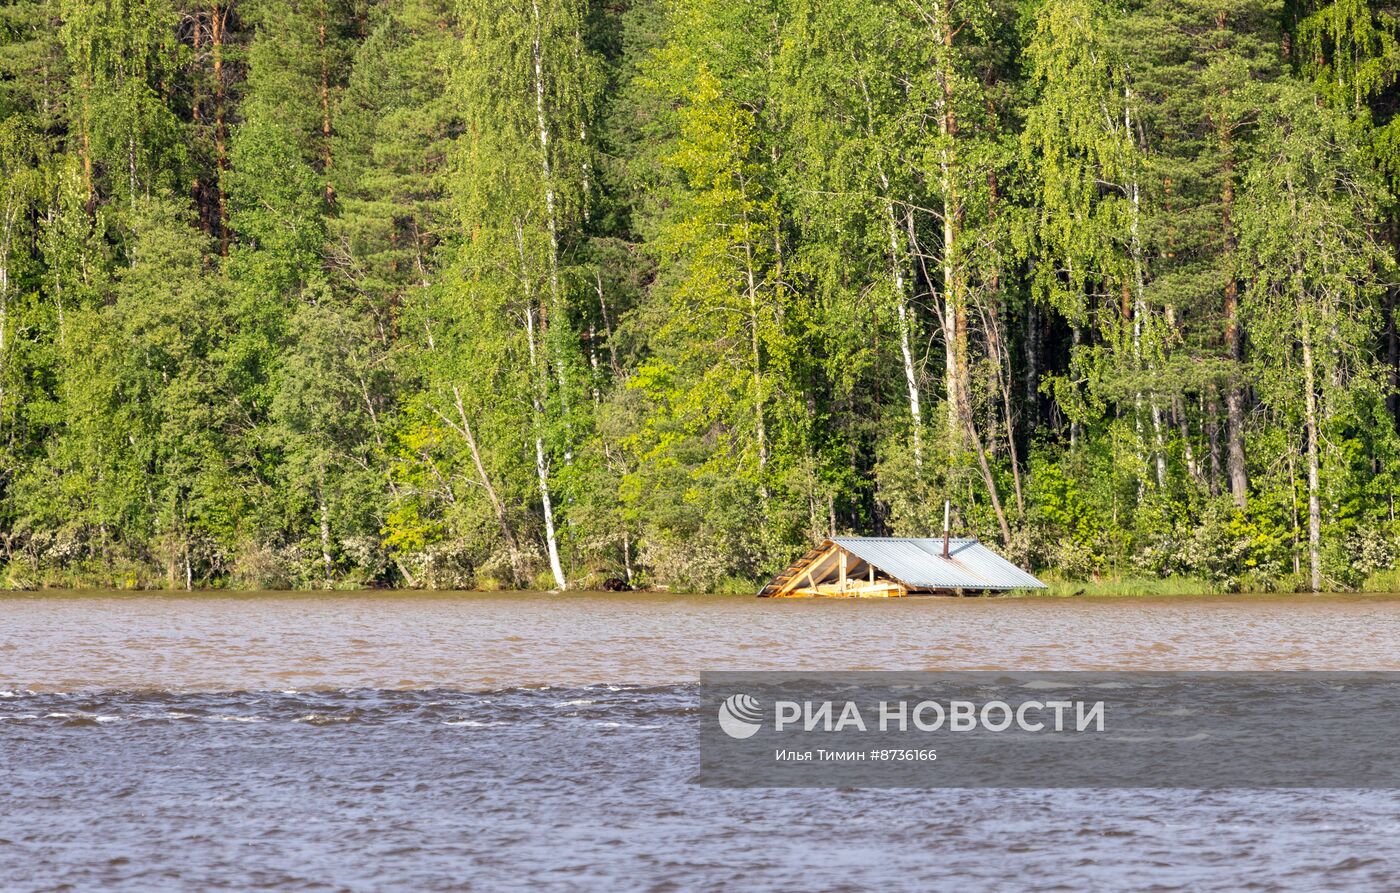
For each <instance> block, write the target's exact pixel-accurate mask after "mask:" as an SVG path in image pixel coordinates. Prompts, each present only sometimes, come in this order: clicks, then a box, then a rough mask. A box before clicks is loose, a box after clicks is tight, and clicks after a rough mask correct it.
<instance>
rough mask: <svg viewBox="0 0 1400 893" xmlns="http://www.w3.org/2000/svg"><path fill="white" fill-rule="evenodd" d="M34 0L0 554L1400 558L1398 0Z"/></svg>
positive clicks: (409, 579)
mask: <svg viewBox="0 0 1400 893" xmlns="http://www.w3.org/2000/svg"><path fill="white" fill-rule="evenodd" d="M3 3H4V5H3V6H0V546H3V552H0V584H3V585H6V586H10V587H30V586H37V585H45V584H64V583H87V584H111V585H125V586H170V587H179V588H184V587H191V586H210V585H213V586H236V587H285V586H299V587H319V586H332V585H334V586H354V585H370V584H373V585H392V586H427V587H471V586H481V587H492V586H538V587H545V588H560V589H562V588H566V587H568V588H579V587H586V586H594V585H597V584H598V583H599V582H600V581H601V580H603V579H605V578H609V577H619V578H623V579H626V580H628V581H630V582H631V583H633V584H634V585H638V586H642V585H658V586H672V587H676V588H689V589H750V588H751V587H752V586H753V584H754V581H755V580H757V579H759V578H760V577H762V576H763V575H765V574H766V573H768V572H771V571H772V570H774V569H775V568H776V567H778V566H781V565H782V564H785V563H786V562H787V561H788V560H789V559H790V558H791V557H792V556H793V555H794V554H795V553H797V552H799V551H801V550H802V549H803V548H805V547H806V546H807V545H809V544H810V543H811V542H812V541H813V540H816V539H820V538H821V537H823V536H826V535H828V534H830V533H831V532H833V531H835V532H845V533H850V532H854V533H860V534H876V535H929V534H935V533H937V532H938V531H940V530H941V528H942V514H943V505H944V500H945V498H946V499H951V502H952V506H953V515H954V527H955V529H956V530H957V531H958V532H969V533H973V534H975V535H977V536H980V537H982V538H983V539H984V540H987V541H989V542H991V543H994V544H996V545H997V546H998V547H1000V548H1003V549H1005V550H1006V551H1007V552H1008V553H1009V554H1010V555H1011V556H1012V557H1014V558H1015V559H1016V560H1018V561H1020V562H1022V563H1025V564H1026V565H1027V566H1030V567H1034V568H1039V569H1044V570H1048V571H1049V572H1050V573H1051V574H1054V575H1058V576H1059V577H1061V578H1064V579H1070V580H1076V579H1090V578H1096V577H1112V578H1144V579H1152V578H1166V577H1184V578H1191V579H1194V580H1197V581H1199V582H1200V583H1201V584H1202V585H1203V586H1207V587H1210V588H1216V589H1232V588H1264V589H1282V590H1293V589H1302V590H1307V589H1319V588H1321V589H1328V588H1350V587H1357V586H1362V585H1366V584H1367V581H1368V580H1369V581H1370V585H1385V584H1386V582H1387V581H1388V580H1390V579H1391V576H1387V575H1388V574H1389V575H1392V576H1394V577H1395V578H1397V579H1400V573H1397V571H1396V568H1397V567H1400V524H1397V522H1396V517H1395V491H1396V489H1397V488H1400V481H1397V479H1396V478H1397V473H1400V437H1397V418H1400V388H1397V370H1400V337H1397V331H1396V322H1395V305H1396V303H1397V294H1400V291H1397V288H1396V285H1395V283H1396V282H1397V281H1400V280H1397V271H1396V269H1395V267H1396V264H1395V259H1396V256H1397V250H1400V123H1397V122H1400V118H1397V117H1395V116H1394V112H1395V110H1396V103H1397V100H1398V99H1400V85H1397V84H1396V80H1397V75H1400V9H1397V8H1392V7H1389V6H1386V5H1383V4H1378V3H1372V2H1368V0H1337V2H1333V3H1307V2H1304V3H1299V4H1290V5H1282V4H1279V3H1274V2H1267V0H1168V2H1151V0H1125V2H1101V0H860V2H856V0H614V2H612V3H604V2H586V0H3Z"/></svg>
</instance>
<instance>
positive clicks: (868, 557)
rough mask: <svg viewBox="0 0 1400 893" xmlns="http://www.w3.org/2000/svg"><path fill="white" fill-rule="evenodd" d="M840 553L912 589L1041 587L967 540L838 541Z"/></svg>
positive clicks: (843, 538) (851, 538)
mask: <svg viewBox="0 0 1400 893" xmlns="http://www.w3.org/2000/svg"><path fill="white" fill-rule="evenodd" d="M832 542H834V543H836V544H837V545H838V546H840V547H841V548H843V549H845V550H846V551H848V552H850V553H851V554H853V555H856V556H859V557H860V558H861V559H862V560H864V561H865V562H867V563H869V564H873V565H875V567H877V568H879V569H880V570H882V571H884V572H885V573H886V574H888V575H889V576H891V577H893V578H895V579H896V580H899V581H900V582H901V583H904V584H905V585H906V586H909V587H911V588H913V589H998V590H1001V589H1044V588H1046V586H1045V584H1044V583H1042V582H1040V581H1039V580H1037V579H1036V578H1035V577H1033V576H1031V575H1030V574H1028V573H1026V572H1025V571H1023V570H1021V569H1020V568H1019V567H1017V566H1016V565H1014V564H1012V563H1011V562H1009V561H1007V560H1006V559H1005V558H1002V557H1001V556H1000V555H998V554H997V553H995V552H993V551H992V550H991V549H988V548H987V547H986V546H984V545H982V544H981V543H980V542H978V541H977V540H976V539H973V538H961V537H959V538H955V539H951V540H949V541H948V551H949V554H950V556H951V557H950V558H946V559H945V558H944V557H943V538H942V537H936V538H934V537H928V538H913V537H910V538H899V537H865V536H838V537H835V538H833V539H832Z"/></svg>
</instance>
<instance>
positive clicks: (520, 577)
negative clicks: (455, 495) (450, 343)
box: [438, 384, 525, 586]
mask: <svg viewBox="0 0 1400 893" xmlns="http://www.w3.org/2000/svg"><path fill="white" fill-rule="evenodd" d="M452 400H453V403H454V404H455V405H456V408H457V422H456V423H455V424H454V423H453V421H452V420H451V419H449V418H447V417H446V416H443V415H442V413H438V417H439V418H441V419H442V420H443V421H444V422H446V423H447V424H448V425H449V426H450V427H452V428H455V429H457V433H458V434H460V435H462V439H463V440H464V441H466V443H467V451H468V452H469V453H471V457H472V465H473V466H474V467H475V468H476V476H477V479H478V480H479V481H481V489H482V490H483V491H484V492H485V493H486V501H487V502H489V503H491V511H492V512H493V513H494V514H495V515H496V524H497V525H498V526H499V527H500V528H501V539H502V540H504V541H505V544H506V551H507V552H508V553H509V557H510V572H511V583H512V584H513V585H515V586H520V585H521V584H522V583H524V582H525V574H524V572H523V571H522V570H521V565H520V544H519V543H518V542H517V541H516V538H515V531H514V530H513V529H512V528H511V526H510V518H509V517H508V516H507V515H506V507H505V503H503V502H502V501H501V497H500V496H499V495H498V494H497V493H496V488H495V486H494V485H493V484H492V483H491V476H490V475H488V474H487V473H486V464H485V463H484V462H482V461H481V450H480V449H479V448H478V447H477V445H476V434H475V432H474V431H473V430H472V424H471V422H470V421H469V420H468V419H467V409H466V406H464V405H463V403H462V392H461V390H459V389H458V387H457V385H455V384H454V385H453V386H452Z"/></svg>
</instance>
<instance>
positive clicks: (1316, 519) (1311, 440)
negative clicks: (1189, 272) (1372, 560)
mask: <svg viewBox="0 0 1400 893" xmlns="http://www.w3.org/2000/svg"><path fill="white" fill-rule="evenodd" d="M1302 340H1303V415H1304V421H1305V424H1306V427H1307V434H1308V454H1307V462H1308V570H1309V573H1310V575H1311V584H1312V591H1313V592H1320V591H1321V590H1322V559H1321V555H1320V553H1319V547H1320V544H1321V540H1322V504H1321V498H1320V494H1319V492H1318V490H1319V488H1318V468H1317V466H1318V448H1317V391H1316V386H1317V383H1316V374H1315V372H1314V367H1313V344H1312V321H1311V320H1310V319H1308V318H1307V317H1304V319H1303V320H1302Z"/></svg>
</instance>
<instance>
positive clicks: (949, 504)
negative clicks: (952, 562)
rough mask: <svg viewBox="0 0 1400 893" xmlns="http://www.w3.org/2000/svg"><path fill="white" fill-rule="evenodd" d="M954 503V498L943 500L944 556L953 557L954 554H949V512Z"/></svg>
mask: <svg viewBox="0 0 1400 893" xmlns="http://www.w3.org/2000/svg"><path fill="white" fill-rule="evenodd" d="M952 504H953V500H951V499H945V500H943V557H944V558H952V557H953V556H952V555H950V554H948V513H949V510H950V509H951V507H952Z"/></svg>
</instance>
